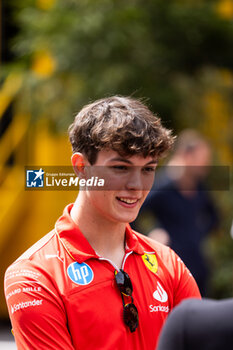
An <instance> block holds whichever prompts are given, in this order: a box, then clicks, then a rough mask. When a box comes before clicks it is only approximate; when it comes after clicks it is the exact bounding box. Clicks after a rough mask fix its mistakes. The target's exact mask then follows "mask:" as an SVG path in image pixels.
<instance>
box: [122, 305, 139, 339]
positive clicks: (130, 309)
mask: <svg viewBox="0 0 233 350" xmlns="http://www.w3.org/2000/svg"><path fill="white" fill-rule="evenodd" d="M123 317H124V322H125V324H126V325H127V326H128V327H129V329H130V332H134V331H135V330H136V328H137V327H138V310H137V308H136V306H135V305H134V304H127V305H125V307H124V314H123Z"/></svg>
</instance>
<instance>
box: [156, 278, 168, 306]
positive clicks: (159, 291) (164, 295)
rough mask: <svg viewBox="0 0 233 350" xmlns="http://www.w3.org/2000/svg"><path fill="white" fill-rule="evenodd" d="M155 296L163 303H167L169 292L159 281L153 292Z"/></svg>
mask: <svg viewBox="0 0 233 350" xmlns="http://www.w3.org/2000/svg"><path fill="white" fill-rule="evenodd" d="M153 297H154V298H155V299H156V300H158V301H161V302H162V303H165V302H166V301H167V299H168V297H167V293H166V292H165V290H164V289H163V287H162V286H161V284H160V283H159V282H157V288H156V290H155V291H154V293H153Z"/></svg>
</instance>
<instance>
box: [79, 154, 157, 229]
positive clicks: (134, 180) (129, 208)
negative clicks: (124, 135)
mask: <svg viewBox="0 0 233 350" xmlns="http://www.w3.org/2000/svg"><path fill="white" fill-rule="evenodd" d="M156 165H157V161H156V160H155V159H154V158H152V157H151V156H148V157H146V158H144V157H143V156H138V155H135V156H130V157H122V156H120V155H119V154H118V153H117V152H115V151H112V150H102V151H100V152H99V153H98V157H97V160H96V163H95V164H94V165H93V166H90V167H89V168H88V173H89V174H88V177H91V176H95V177H98V178H99V179H100V178H104V180H105V186H104V187H103V188H102V189H101V187H99V188H98V189H97V190H93V189H91V190H87V191H86V192H85V196H86V200H87V202H86V204H87V205H88V206H89V210H90V209H91V210H92V211H94V212H93V214H94V213H96V214H97V215H100V216H102V217H105V218H107V219H108V220H110V221H115V222H121V223H128V222H132V221H134V220H135V219H136V217H137V215H138V212H139V209H140V207H141V206H142V203H143V202H144V200H145V198H146V196H147V195H148V193H149V191H150V188H151V186H152V184H153V181H154V172H155V168H156Z"/></svg>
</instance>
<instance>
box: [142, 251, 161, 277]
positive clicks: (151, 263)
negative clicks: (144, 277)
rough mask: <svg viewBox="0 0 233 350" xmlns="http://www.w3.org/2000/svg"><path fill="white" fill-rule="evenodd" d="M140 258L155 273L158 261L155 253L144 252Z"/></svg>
mask: <svg viewBox="0 0 233 350" xmlns="http://www.w3.org/2000/svg"><path fill="white" fill-rule="evenodd" d="M142 260H143V261H144V264H145V265H146V267H147V268H148V269H149V270H150V271H151V272H153V273H156V272H157V270H158V261H157V258H156V255H155V254H148V253H146V254H144V255H142Z"/></svg>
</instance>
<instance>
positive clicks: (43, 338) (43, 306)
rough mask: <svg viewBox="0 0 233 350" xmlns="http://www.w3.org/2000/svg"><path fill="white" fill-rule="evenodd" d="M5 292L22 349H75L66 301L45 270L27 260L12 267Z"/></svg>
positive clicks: (17, 342)
mask: <svg viewBox="0 0 233 350" xmlns="http://www.w3.org/2000/svg"><path fill="white" fill-rule="evenodd" d="M4 289H5V297H6V302H7V307H8V312H9V315H10V319H11V324H12V327H13V329H12V331H13V334H14V337H15V341H16V345H17V348H18V349H22V350H27V349H28V350H29V349H30V350H34V349H40V350H45V349H46V350H50V349H53V350H55V349H56V350H64V349H66V350H74V349H75V348H74V346H73V345H72V339H71V336H70V333H69V330H68V324H67V318H66V313H65V309H64V305H63V302H62V299H61V297H60V295H59V293H58V291H57V289H56V288H55V286H54V284H53V282H52V280H51V278H50V276H49V275H47V274H46V273H45V272H44V271H43V269H41V268H39V267H38V266H34V265H33V264H32V263H30V261H26V260H25V261H23V262H22V261H20V262H18V263H15V264H13V265H11V266H10V267H9V268H8V270H7V271H6V273H5V281H4Z"/></svg>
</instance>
